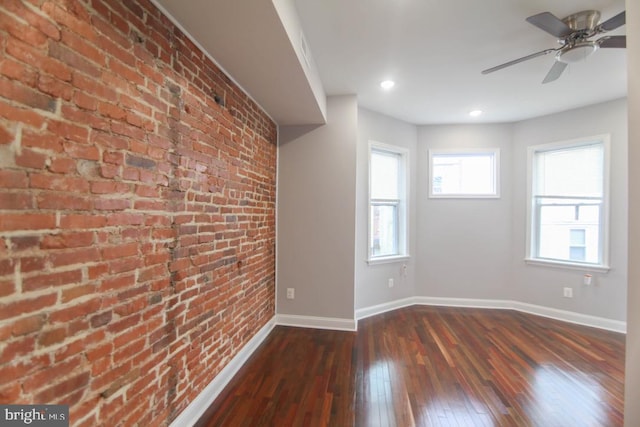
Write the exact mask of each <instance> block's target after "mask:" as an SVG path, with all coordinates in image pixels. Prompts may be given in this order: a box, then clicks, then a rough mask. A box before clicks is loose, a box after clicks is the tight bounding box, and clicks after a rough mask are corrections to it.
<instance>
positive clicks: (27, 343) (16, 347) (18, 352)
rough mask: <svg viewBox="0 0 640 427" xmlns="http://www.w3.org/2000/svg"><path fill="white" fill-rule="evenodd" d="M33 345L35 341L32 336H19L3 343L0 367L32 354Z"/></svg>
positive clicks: (0, 353)
mask: <svg viewBox="0 0 640 427" xmlns="http://www.w3.org/2000/svg"><path fill="white" fill-rule="evenodd" d="M35 345H36V340H35V338H34V337H33V336H26V337H25V336H21V337H17V338H15V339H13V340H11V341H9V342H7V343H4V345H3V346H2V350H1V351H0V365H3V364H5V363H7V362H10V361H12V360H17V359H20V358H21V357H22V356H25V355H27V354H29V353H33V351H34V350H35Z"/></svg>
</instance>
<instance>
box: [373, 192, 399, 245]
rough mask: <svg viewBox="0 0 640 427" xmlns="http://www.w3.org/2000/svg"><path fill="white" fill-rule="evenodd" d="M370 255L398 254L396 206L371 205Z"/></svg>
mask: <svg viewBox="0 0 640 427" xmlns="http://www.w3.org/2000/svg"><path fill="white" fill-rule="evenodd" d="M370 234H371V256H372V257H379V256H391V255H397V254H398V207H397V206H396V205H382V204H381V205H379V204H374V205H371V230H370Z"/></svg>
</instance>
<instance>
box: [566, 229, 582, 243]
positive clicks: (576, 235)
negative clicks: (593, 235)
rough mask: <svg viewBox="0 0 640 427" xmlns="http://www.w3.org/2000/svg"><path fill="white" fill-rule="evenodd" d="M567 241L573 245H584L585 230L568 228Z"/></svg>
mask: <svg viewBox="0 0 640 427" xmlns="http://www.w3.org/2000/svg"><path fill="white" fill-rule="evenodd" d="M569 233H570V235H569V241H570V242H571V244H572V245H574V246H584V244H585V243H584V242H585V238H584V236H585V230H575V229H574V230H569Z"/></svg>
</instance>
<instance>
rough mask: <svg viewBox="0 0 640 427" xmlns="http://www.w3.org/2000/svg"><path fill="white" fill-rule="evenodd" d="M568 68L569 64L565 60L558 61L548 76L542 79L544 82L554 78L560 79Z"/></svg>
mask: <svg viewBox="0 0 640 427" xmlns="http://www.w3.org/2000/svg"><path fill="white" fill-rule="evenodd" d="M565 68H567V64H565V63H564V62H560V61H556V62H554V63H553V65H552V66H551V69H550V70H549V72H548V73H547V75H546V77H545V78H544V80H543V81H542V84H545V83H549V82H552V81H554V80H558V78H559V77H560V76H561V75H562V72H563V71H564V69H565Z"/></svg>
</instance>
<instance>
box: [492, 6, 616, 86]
mask: <svg viewBox="0 0 640 427" xmlns="http://www.w3.org/2000/svg"><path fill="white" fill-rule="evenodd" d="M527 22H529V23H530V24H533V25H535V26H536V27H538V28H540V29H541V30H543V31H546V32H547V33H549V34H551V35H552V36H554V37H556V38H557V39H558V43H560V47H558V48H555V49H545V50H542V51H540V52H536V53H532V54H531V55H527V56H524V57H522V58H518V59H514V60H513V61H509V62H505V63H504V64H501V65H498V66H495V67H492V68H489V69H486V70H484V71H482V74H489V73H493V72H494V71H498V70H501V69H503V68H506V67H510V66H511V65H515V64H518V63H520V62H524V61H528V60H529V59H533V58H537V57H538V56H543V55H548V54H549V53H553V52H555V54H556V55H555V56H556V60H555V62H554V64H553V66H552V67H551V69H550V70H549V72H548V73H547V75H546V77H545V78H544V80H543V81H542V83H549V82H552V81H554V80H556V79H558V77H560V76H561V75H562V72H563V71H564V70H565V68H567V65H568V64H570V63H573V62H578V61H581V60H583V59H585V58H586V57H587V56H589V55H591V54H592V53H593V52H595V51H596V50H597V49H599V48H610V47H618V48H625V47H627V38H626V36H604V37H600V38H599V39H597V40H590V39H591V38H592V37H593V36H595V35H597V34H601V33H606V32H607V31H612V30H615V29H616V28H618V27H621V26H623V25H624V24H625V12H624V11H622V12H620V13H619V14H617V15H616V16H614V17H613V18H610V19H608V20H606V21H605V22H603V23H599V22H600V12H598V11H597V10H584V11H582V12H578V13H574V14H573V15H569V16H567V17H566V18H564V19H559V18H557V17H556V16H555V15H553V14H552V13H551V12H542V13H539V14H537V15H533V16H530V17H528V18H527Z"/></svg>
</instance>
